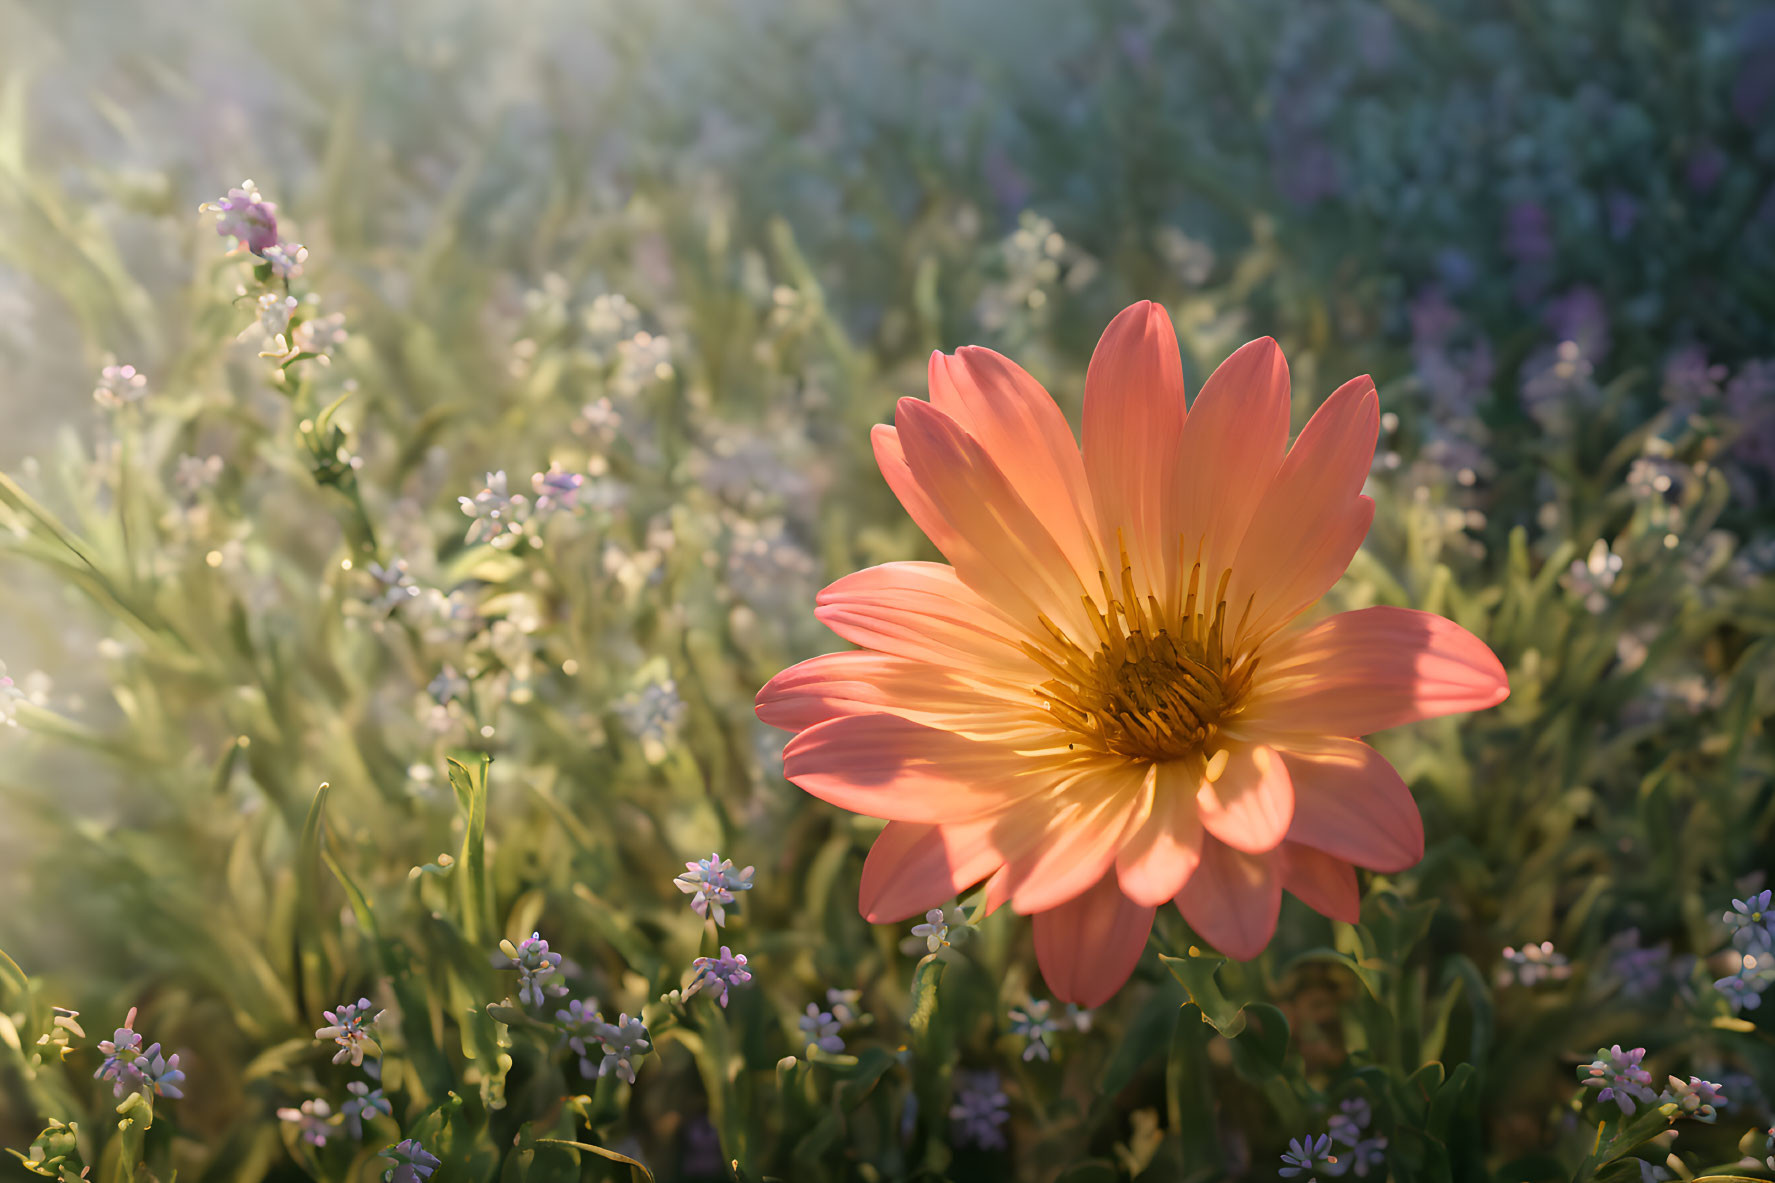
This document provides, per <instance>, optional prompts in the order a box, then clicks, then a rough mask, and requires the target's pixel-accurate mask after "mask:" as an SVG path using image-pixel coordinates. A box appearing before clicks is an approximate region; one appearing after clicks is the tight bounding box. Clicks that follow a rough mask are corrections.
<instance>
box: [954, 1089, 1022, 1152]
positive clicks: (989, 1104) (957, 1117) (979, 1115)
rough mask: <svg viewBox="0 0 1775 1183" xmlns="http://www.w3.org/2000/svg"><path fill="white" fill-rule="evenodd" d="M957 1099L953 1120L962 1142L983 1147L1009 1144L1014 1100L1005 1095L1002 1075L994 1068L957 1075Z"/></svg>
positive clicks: (959, 1140) (999, 1148)
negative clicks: (1008, 1126) (1007, 1131)
mask: <svg viewBox="0 0 1775 1183" xmlns="http://www.w3.org/2000/svg"><path fill="white" fill-rule="evenodd" d="M955 1082H956V1083H955V1099H954V1101H953V1102H952V1103H951V1104H950V1106H949V1120H950V1121H951V1122H952V1123H953V1124H954V1126H955V1140H956V1142H957V1143H958V1144H959V1145H963V1146H973V1147H976V1148H978V1149H980V1150H1002V1149H1004V1147H1005V1131H1004V1126H1005V1123H1006V1122H1008V1121H1010V1120H1011V1100H1010V1098H1009V1097H1007V1096H1005V1090H1004V1087H1003V1085H1002V1083H1001V1082H1000V1079H999V1074H998V1073H996V1072H993V1071H991V1070H986V1071H980V1072H970V1071H966V1070H963V1071H959V1072H957V1073H956V1074H955Z"/></svg>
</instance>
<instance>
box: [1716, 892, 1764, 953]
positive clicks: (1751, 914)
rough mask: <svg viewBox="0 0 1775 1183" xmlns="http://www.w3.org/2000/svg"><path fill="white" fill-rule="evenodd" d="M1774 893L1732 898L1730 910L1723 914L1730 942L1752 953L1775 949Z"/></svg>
mask: <svg viewBox="0 0 1775 1183" xmlns="http://www.w3.org/2000/svg"><path fill="white" fill-rule="evenodd" d="M1772 899H1775V893H1771V892H1770V891H1768V890H1766V889H1765V890H1763V891H1759V892H1757V893H1756V894H1755V895H1753V896H1750V897H1749V898H1747V899H1742V900H1733V901H1732V910H1731V911H1730V912H1727V913H1726V914H1725V921H1726V927H1727V928H1729V929H1731V930H1732V944H1733V945H1734V946H1735V947H1737V948H1738V949H1740V950H1742V951H1744V952H1746V953H1753V952H1758V951H1768V950H1771V949H1775V908H1772V907H1771V900H1772Z"/></svg>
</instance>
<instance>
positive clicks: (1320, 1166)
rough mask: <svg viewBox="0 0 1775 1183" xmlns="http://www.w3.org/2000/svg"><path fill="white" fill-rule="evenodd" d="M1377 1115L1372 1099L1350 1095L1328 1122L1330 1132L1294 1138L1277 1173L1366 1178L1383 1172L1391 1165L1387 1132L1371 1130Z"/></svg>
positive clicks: (1284, 1176)
mask: <svg viewBox="0 0 1775 1183" xmlns="http://www.w3.org/2000/svg"><path fill="white" fill-rule="evenodd" d="M1373 1119H1374V1114H1373V1112H1372V1111H1371V1110H1370V1109H1369V1106H1368V1102H1367V1101H1366V1100H1364V1099H1363V1098H1361V1097H1350V1098H1348V1099H1346V1100H1345V1101H1343V1102H1342V1103H1341V1104H1340V1105H1339V1106H1338V1111H1337V1112H1336V1113H1334V1114H1332V1115H1331V1117H1330V1118H1329V1119H1328V1120H1327V1122H1326V1126H1327V1129H1326V1132H1325V1133H1323V1134H1320V1135H1318V1136H1317V1137H1313V1136H1310V1135H1309V1136H1307V1137H1304V1138H1293V1139H1290V1141H1289V1143H1288V1150H1287V1151H1286V1152H1285V1153H1284V1154H1283V1155H1282V1166H1281V1167H1280V1168H1279V1169H1278V1170H1277V1172H1276V1173H1277V1174H1278V1175H1280V1176H1281V1177H1282V1178H1284V1179H1293V1178H1297V1177H1300V1176H1306V1177H1308V1178H1319V1177H1325V1178H1333V1179H1335V1178H1339V1177H1341V1176H1344V1175H1353V1176H1355V1177H1356V1178H1358V1179H1366V1178H1368V1177H1369V1175H1370V1174H1375V1175H1377V1176H1379V1175H1383V1174H1384V1173H1385V1170H1386V1165H1387V1139H1386V1136H1385V1135H1384V1134H1371V1133H1370V1132H1369V1128H1368V1127H1369V1125H1370V1124H1371V1123H1372V1121H1373Z"/></svg>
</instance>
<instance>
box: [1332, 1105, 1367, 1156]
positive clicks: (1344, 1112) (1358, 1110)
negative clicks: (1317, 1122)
mask: <svg viewBox="0 0 1775 1183" xmlns="http://www.w3.org/2000/svg"><path fill="white" fill-rule="evenodd" d="M1371 1118H1372V1114H1371V1113H1370V1111H1369V1108H1368V1102H1367V1101H1366V1100H1364V1099H1363V1098H1361V1097H1351V1098H1349V1099H1348V1100H1346V1101H1344V1102H1343V1103H1342V1104H1341V1105H1339V1106H1338V1112H1336V1113H1334V1114H1332V1115H1331V1120H1330V1121H1329V1122H1327V1123H1326V1125H1327V1127H1328V1128H1329V1130H1330V1132H1331V1139H1332V1141H1334V1142H1341V1143H1343V1144H1344V1145H1345V1146H1354V1145H1356V1143H1357V1142H1359V1141H1361V1140H1362V1131H1363V1130H1365V1129H1367V1128H1368V1123H1369V1121H1370V1120H1371Z"/></svg>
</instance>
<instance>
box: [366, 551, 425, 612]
mask: <svg viewBox="0 0 1775 1183" xmlns="http://www.w3.org/2000/svg"><path fill="white" fill-rule="evenodd" d="M367 570H368V571H369V574H370V578H372V579H374V580H375V581H376V582H377V583H378V584H379V585H381V588H382V591H381V593H380V594H379V595H378V596H377V597H376V598H375V600H373V601H372V603H374V604H375V605H376V606H377V607H378V608H383V609H386V610H392V609H394V608H396V607H399V606H400V605H401V604H404V603H406V602H407V601H408V600H411V599H413V598H415V597H416V596H418V595H419V586H418V584H416V583H414V582H413V575H412V572H411V571H410V570H409V569H408V567H407V560H405V559H390V560H389V563H388V566H386V567H384V566H383V565H382V564H381V563H378V562H375V561H374V560H372V561H371V562H370V564H369V566H368V568H367Z"/></svg>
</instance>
